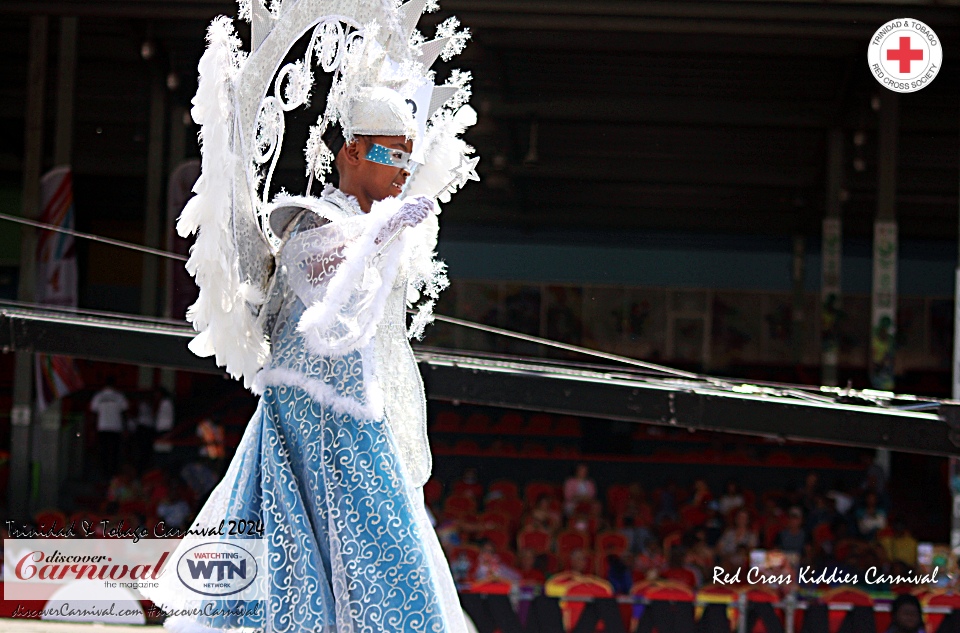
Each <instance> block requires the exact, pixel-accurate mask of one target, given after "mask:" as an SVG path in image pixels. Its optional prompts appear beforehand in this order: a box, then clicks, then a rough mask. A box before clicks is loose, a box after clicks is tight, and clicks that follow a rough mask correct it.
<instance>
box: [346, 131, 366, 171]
mask: <svg viewBox="0 0 960 633" xmlns="http://www.w3.org/2000/svg"><path fill="white" fill-rule="evenodd" d="M363 145H364V142H363V137H360V136H357V137H354V139H353V141H352V142H350V143H347V144H345V145H344V146H343V149H342V150H341V151H340V153H341V154H342V155H343V159H344V160H345V161H346V163H347V164H348V165H359V164H360V161H361V160H363V156H364V154H365V152H364V150H365V149H366V148H365V147H363Z"/></svg>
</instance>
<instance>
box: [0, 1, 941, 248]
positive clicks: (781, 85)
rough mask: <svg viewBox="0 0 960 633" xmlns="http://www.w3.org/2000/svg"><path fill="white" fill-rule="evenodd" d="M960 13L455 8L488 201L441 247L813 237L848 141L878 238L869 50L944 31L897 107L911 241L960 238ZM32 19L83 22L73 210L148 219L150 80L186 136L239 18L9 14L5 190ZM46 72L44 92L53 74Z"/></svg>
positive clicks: (920, 7)
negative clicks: (213, 30)
mask: <svg viewBox="0 0 960 633" xmlns="http://www.w3.org/2000/svg"><path fill="white" fill-rule="evenodd" d="M958 6H960V3H958V2H957V0H938V1H917V2H900V3H894V2H871V3H865V2H857V1H849V2H830V3H821V2H805V1H796V2H788V1H782V0H777V1H766V2H754V1H737V2H734V1H722V2H696V1H685V2H662V1H650V2H646V1H639V0H598V1H591V2H573V1H570V0H548V1H539V2H534V1H531V0H448V1H446V2H443V3H442V10H441V12H440V13H437V14H432V15H429V16H427V18H426V21H427V22H429V21H439V20H441V19H443V18H445V17H446V16H448V15H450V14H456V15H457V16H458V17H459V18H460V19H461V21H462V22H463V23H464V24H465V25H467V26H469V27H470V28H471V30H472V33H473V41H472V43H471V44H470V45H469V46H468V47H467V50H466V51H465V53H464V54H463V56H461V57H460V58H458V60H456V62H457V66H458V67H463V68H465V69H467V70H470V71H472V72H473V75H474V78H475V81H474V98H473V104H474V105H475V107H476V108H477V110H478V111H479V112H480V121H479V123H478V125H477V126H475V128H474V129H472V130H471V131H470V132H468V136H467V139H468V141H469V142H471V143H472V144H473V145H475V146H476V147H477V149H478V152H479V154H480V156H481V157H482V160H481V163H480V169H481V176H482V182H481V184H479V185H476V186H471V187H467V188H466V189H465V190H464V192H463V193H462V194H460V195H459V196H458V197H457V199H456V200H455V201H454V202H453V203H452V204H450V205H449V206H448V207H447V208H446V209H445V212H446V213H445V227H447V229H445V230H448V231H449V233H448V234H450V235H452V234H455V233H456V234H463V233H466V234H470V232H471V231H472V230H475V229H477V228H478V227H497V228H508V229H513V230H517V231H532V230H542V229H543V228H544V227H551V228H556V229H561V230H567V231H569V232H571V234H575V232H576V231H579V230H582V229H591V230H599V231H651V230H674V231H706V232H709V231H716V232H728V233H739V234H745V233H754V234H769V235H790V234H808V235H818V234H819V231H820V221H821V219H822V217H823V215H824V208H825V190H826V172H827V167H826V164H827V140H826V138H827V134H828V132H829V130H831V129H838V130H840V131H842V132H843V137H844V143H845V162H844V165H845V167H844V171H845V185H844V188H845V192H846V193H845V196H846V198H845V202H844V206H843V217H844V234H845V235H849V236H857V235H860V236H865V237H866V236H869V235H871V230H872V228H871V227H872V220H873V217H874V216H875V214H876V207H877V204H876V195H877V192H876V189H877V179H878V176H877V162H878V161H877V153H878V148H877V140H878V132H877V128H878V115H877V112H876V111H874V109H873V108H872V101H873V97H874V96H875V95H877V94H878V93H879V92H880V91H883V90H884V89H883V88H882V87H881V86H880V85H879V84H878V83H877V82H876V81H875V79H874V78H873V77H872V76H871V74H870V72H869V70H868V65H867V61H866V50H867V46H868V42H869V38H870V36H871V35H872V34H873V33H874V31H875V30H876V29H877V28H878V27H879V26H881V25H882V24H883V23H884V22H885V21H887V20H889V19H891V18H893V17H904V16H905V15H907V16H908V17H913V18H916V19H920V20H923V21H924V22H926V23H927V24H930V25H931V26H932V27H933V28H934V29H935V30H936V31H937V33H938V34H939V37H940V38H941V40H942V43H943V49H944V53H945V60H944V65H943V70H942V72H941V74H940V75H939V76H938V78H937V80H936V81H935V82H934V83H932V84H931V85H930V86H929V87H927V88H925V89H923V90H921V91H919V92H917V93H912V94H909V95H902V97H901V99H900V104H901V105H900V126H899V129H900V135H899V144H898V154H899V156H898V160H897V165H898V171H897V217H898V220H899V222H900V234H901V237H903V238H912V237H918V238H938V239H952V237H953V236H954V235H955V233H956V225H957V221H956V215H957V206H958V178H957V172H958V168H960V161H958V154H960V139H958V137H960V64H958V63H957V62H958V61H960V11H958V10H957V8H958ZM38 12H47V13H48V14H50V15H53V16H59V15H74V16H79V32H78V36H77V42H78V58H77V64H78V65H77V78H76V94H75V97H76V98H75V106H76V126H75V143H74V148H75V149H74V154H75V159H74V167H75V173H76V174H77V175H78V187H85V188H86V189H87V190H89V191H86V190H81V189H78V197H80V196H84V195H87V197H88V199H89V198H95V199H96V200H97V201H98V203H99V204H100V205H101V207H100V208H101V209H102V211H103V212H104V213H110V214H112V215H115V216H116V217H117V218H118V220H120V219H123V218H124V217H131V218H134V219H137V220H139V218H140V216H141V215H142V212H141V211H140V203H141V200H142V199H143V187H144V185H143V183H142V175H143V173H144V172H145V170H146V163H147V145H148V143H147V142H146V136H147V135H148V129H149V120H148V119H149V102H150V90H151V82H152V81H153V80H154V79H153V78H154V77H155V76H156V75H157V73H159V74H160V76H161V78H162V77H164V76H166V74H167V73H168V72H173V73H175V75H176V77H177V78H178V79H177V81H178V83H179V85H178V86H177V87H176V88H175V89H174V90H172V91H170V92H169V93H168V94H167V102H168V106H170V107H169V108H168V109H169V110H170V112H173V111H174V110H173V106H176V107H179V108H181V109H180V110H178V111H177V112H179V113H180V118H181V119H182V113H183V112H185V111H186V109H187V108H188V107H189V100H190V97H191V96H192V94H193V92H194V90H195V87H196V78H195V75H196V63H197V60H198V59H199V56H200V54H201V52H202V47H203V45H204V29H205V27H206V24H207V23H208V22H209V20H210V19H211V18H213V17H214V16H215V15H217V14H221V13H223V14H228V15H232V14H235V13H236V7H235V4H234V3H233V2H231V1H229V0H217V1H214V0H137V1H131V0H125V1H120V0H82V1H81V0H4V2H2V3H0V55H3V58H4V61H5V63H4V64H3V65H2V67H0V130H3V132H2V133H0V178H2V177H4V174H6V177H7V178H9V179H15V174H16V173H17V172H18V169H19V165H20V160H21V159H22V156H21V143H22V139H21V138H20V134H21V130H22V118H23V110H24V102H25V99H24V94H25V83H26V71H25V66H26V54H27V42H26V40H27V29H26V24H27V16H29V15H31V14H36V13H38ZM51 25H52V26H51V28H52V30H51V38H50V39H51V43H50V47H51V53H53V52H54V51H55V50H56V37H55V34H56V22H55V21H54V22H52V23H51ZM145 41H150V42H152V43H153V44H154V46H155V50H156V54H155V56H154V57H153V58H152V59H151V60H150V61H149V62H148V61H145V60H144V59H143V58H142V57H141V45H142V44H143V42H145ZM50 59H51V62H50V68H49V73H50V76H51V77H53V76H54V73H55V72H56V68H55V67H56V63H55V59H56V58H55V56H53V55H52V54H51V58H50ZM443 72H444V71H443V69H442V68H441V72H440V76H441V77H442V76H443ZM50 85H55V81H53V80H51V82H50ZM314 118H315V117H314ZM310 120H312V118H311V117H310V116H305V117H302V119H301V120H300V121H299V122H296V121H293V122H291V123H290V128H289V132H288V138H289V139H291V142H298V141H297V139H300V137H303V139H305V137H306V122H307V121H310ZM177 126H180V129H177ZM857 132H862V135H860V136H858V137H857V142H858V143H860V144H855V143H854V137H855V136H856V133H857ZM195 133H196V128H195V127H193V126H192V125H189V126H186V127H183V123H182V122H178V121H175V120H173V119H171V123H170V129H169V131H168V134H169V135H170V136H171V138H172V136H182V137H183V138H184V139H185V140H184V141H183V142H184V143H186V145H185V148H186V149H185V151H186V153H187V154H188V155H189V154H191V153H193V152H195V150H196V146H195ZM301 140H302V139H301ZM861 141H862V142H861ZM300 154H301V153H300V152H298V151H291V152H286V153H285V155H286V156H288V157H292V158H293V159H298V158H299V157H300ZM104 156H109V157H110V160H103V157H104ZM858 158H859V159H860V160H862V163H858V167H857V168H855V167H854V166H853V162H854V159H858ZM168 167H170V165H168ZM858 169H862V171H858ZM302 171H303V169H302V166H301V165H299V164H296V165H295V164H293V163H287V164H284V163H283V162H281V165H280V174H279V175H278V181H279V182H280V183H284V182H285V183H287V185H288V187H287V188H288V190H290V191H296V190H297V186H298V183H300V180H301V179H302V178H303V175H302ZM14 181H15V180H14ZM81 181H85V183H86V184H84V182H81ZM85 191H86V193H85ZM78 199H79V198H78ZM79 220H80V222H81V224H83V218H82V217H81V218H79Z"/></svg>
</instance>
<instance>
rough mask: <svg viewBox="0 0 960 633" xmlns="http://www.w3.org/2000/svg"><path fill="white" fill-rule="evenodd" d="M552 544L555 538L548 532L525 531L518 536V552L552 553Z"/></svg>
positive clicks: (537, 530)
mask: <svg viewBox="0 0 960 633" xmlns="http://www.w3.org/2000/svg"><path fill="white" fill-rule="evenodd" d="M552 544H553V538H552V537H551V536H550V532H547V531H546V530H539V529H532V530H523V531H522V532H520V534H518V535H517V549H518V550H521V549H529V550H533V551H534V552H536V553H538V554H541V553H544V552H548V551H550V549H551V545H552Z"/></svg>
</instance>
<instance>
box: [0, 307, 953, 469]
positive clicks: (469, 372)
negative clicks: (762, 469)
mask: <svg viewBox="0 0 960 633" xmlns="http://www.w3.org/2000/svg"><path fill="white" fill-rule="evenodd" d="M193 335H194V332H193V330H192V329H191V328H190V327H189V326H187V325H186V324H183V323H177V322H173V321H158V320H152V319H144V318H131V317H129V316H127V315H111V314H107V313H89V312H82V311H80V312H71V311H66V310H53V309H37V308H33V307H28V306H18V305H6V306H2V305H0V350H2V351H3V352H12V351H31V352H42V353H48V354H65V355H69V356H74V357H79V358H88V359H93V360H103V361H114V362H123V363H131V364H138V365H153V366H160V367H170V368H175V369H181V370H187V371H204V372H217V373H220V370H219V369H218V368H217V367H215V366H214V364H213V361H212V359H209V358H207V359H203V358H198V357H196V356H194V355H193V354H192V353H190V352H189V351H188V350H187V346H186V345H187V341H188V340H189V339H190V338H191V337H192V336H193ZM416 356H417V360H418V361H419V363H420V368H421V373H422V374H423V377H424V383H425V386H426V392H427V397H428V398H430V399H432V400H445V401H454V402H460V403H469V404H479V405H488V406H497V407H504V408H512V409H521V410H529V411H546V412H551V413H559V414H571V415H578V416H583V417H589V418H600V419H610V420H622V421H629V422H639V423H648V424H660V425H668V426H676V427H680V428H687V429H690V430H702V431H723V432H730V433H741V434H747V435H758V436H764V437H773V438H778V439H781V440H783V441H786V440H807V441H810V440H812V441H819V442H826V443H831V444H846V445H852V446H868V447H884V448H889V449H892V450H901V451H907V452H916V453H926V454H931V455H960V404H958V403H952V402H948V401H940V400H936V399H932V398H921V397H916V396H904V395H896V394H892V393H887V392H881V391H869V390H863V391H857V390H852V389H841V388H836V387H809V386H799V385H782V384H771V383H766V384H764V383H744V382H741V381H737V380H726V379H723V378H715V377H709V376H693V375H690V374H688V373H687V372H677V371H674V370H671V369H669V368H666V367H663V368H657V367H655V366H651V367H650V368H648V369H642V370H637V369H635V368H630V367H628V368H623V367H616V366H602V365H595V364H584V363H572V362H562V361H551V360H544V359H532V358H518V357H507V356H494V355H478V354H476V353H468V352H461V351H456V350H442V349H429V348H417V349H416ZM678 374H679V375H678Z"/></svg>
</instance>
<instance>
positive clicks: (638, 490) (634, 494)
mask: <svg viewBox="0 0 960 633" xmlns="http://www.w3.org/2000/svg"><path fill="white" fill-rule="evenodd" d="M628 491H629V496H628V497H627V502H626V505H625V506H624V508H623V514H622V516H628V515H629V516H632V517H633V524H634V525H642V526H649V525H652V524H653V509H652V508H651V507H650V502H649V501H648V500H647V491H646V490H644V489H643V486H641V485H640V484H639V483H636V482H634V483H632V484H630V487H629V488H628Z"/></svg>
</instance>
